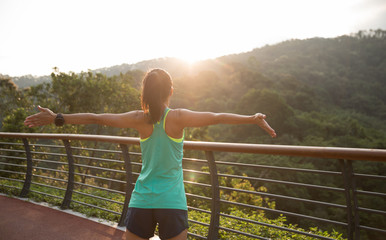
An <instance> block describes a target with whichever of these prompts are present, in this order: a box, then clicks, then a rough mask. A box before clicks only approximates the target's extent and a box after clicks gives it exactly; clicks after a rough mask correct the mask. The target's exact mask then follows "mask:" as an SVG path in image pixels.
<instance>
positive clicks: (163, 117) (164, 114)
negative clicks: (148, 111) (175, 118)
mask: <svg viewBox="0 0 386 240" xmlns="http://www.w3.org/2000/svg"><path fill="white" fill-rule="evenodd" d="M169 111H170V108H168V107H167V108H165V110H164V113H163V114H162V116H161V120H160V121H159V122H157V123H158V124H160V125H161V126H163V128H164V129H165V119H166V116H167V115H168V113H169Z"/></svg>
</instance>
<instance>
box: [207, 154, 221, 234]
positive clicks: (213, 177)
mask: <svg viewBox="0 0 386 240" xmlns="http://www.w3.org/2000/svg"><path fill="white" fill-rule="evenodd" d="M205 155H206V158H207V160H208V166H209V172H210V181H211V184H212V206H211V212H212V214H211V216H210V225H209V232H208V239H210V240H216V239H218V234H219V225H220V185H219V182H218V175H217V167H216V162H215V160H214V154H213V152H212V151H206V152H205Z"/></svg>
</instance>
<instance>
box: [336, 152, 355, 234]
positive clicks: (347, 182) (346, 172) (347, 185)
mask: <svg viewBox="0 0 386 240" xmlns="http://www.w3.org/2000/svg"><path fill="white" fill-rule="evenodd" d="M339 163H340V166H341V169H342V174H343V182H344V190H345V191H344V193H345V198H346V205H347V208H346V209H347V239H349V240H353V239H354V222H353V213H352V200H351V176H350V175H351V174H352V172H351V171H350V169H349V167H348V166H347V162H346V161H345V160H343V159H339Z"/></svg>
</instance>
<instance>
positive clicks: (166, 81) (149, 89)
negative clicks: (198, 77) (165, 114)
mask: <svg viewBox="0 0 386 240" xmlns="http://www.w3.org/2000/svg"><path fill="white" fill-rule="evenodd" d="M171 88H172V80H171V77H170V75H169V74H168V73H167V72H166V71H164V70H162V69H153V70H151V71H149V72H148V73H147V74H146V75H145V77H144V79H143V81H142V95H141V107H142V110H143V111H144V112H145V114H147V115H148V118H149V122H150V123H152V124H154V123H156V122H158V121H159V120H160V119H161V116H162V108H163V106H164V104H165V103H167V100H168V98H169V96H170V91H171Z"/></svg>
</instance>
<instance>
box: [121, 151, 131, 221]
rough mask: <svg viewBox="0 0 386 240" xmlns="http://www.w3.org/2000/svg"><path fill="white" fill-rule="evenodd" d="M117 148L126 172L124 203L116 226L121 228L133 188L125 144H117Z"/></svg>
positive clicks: (128, 155)
mask: <svg viewBox="0 0 386 240" xmlns="http://www.w3.org/2000/svg"><path fill="white" fill-rule="evenodd" d="M119 146H120V147H121V150H122V157H123V160H124V162H125V170H126V189H125V191H126V194H125V202H124V204H123V210H122V214H121V218H120V219H119V224H118V226H120V227H123V226H124V225H125V218H126V214H127V210H128V208H129V202H130V198H131V193H132V192H133V189H134V186H133V174H132V172H133V171H132V168H131V161H130V154H129V148H128V147H127V145H126V144H119Z"/></svg>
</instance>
